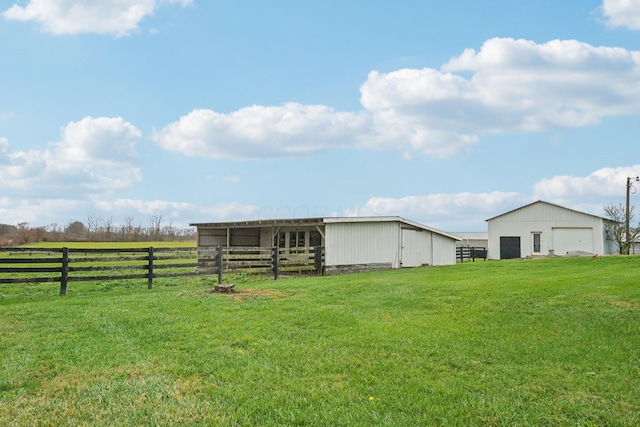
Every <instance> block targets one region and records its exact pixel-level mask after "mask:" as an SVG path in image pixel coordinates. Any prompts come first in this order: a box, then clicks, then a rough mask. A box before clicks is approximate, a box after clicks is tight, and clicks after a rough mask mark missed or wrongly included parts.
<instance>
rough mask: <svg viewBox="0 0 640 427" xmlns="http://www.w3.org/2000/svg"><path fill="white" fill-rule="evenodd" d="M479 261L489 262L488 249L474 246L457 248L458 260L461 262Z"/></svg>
mask: <svg viewBox="0 0 640 427" xmlns="http://www.w3.org/2000/svg"><path fill="white" fill-rule="evenodd" d="M476 258H477V259H483V260H485V261H486V260H487V248H481V247H472V246H460V247H457V248H456V259H458V260H460V262H464V260H465V259H466V260H471V261H473V262H475V261H476Z"/></svg>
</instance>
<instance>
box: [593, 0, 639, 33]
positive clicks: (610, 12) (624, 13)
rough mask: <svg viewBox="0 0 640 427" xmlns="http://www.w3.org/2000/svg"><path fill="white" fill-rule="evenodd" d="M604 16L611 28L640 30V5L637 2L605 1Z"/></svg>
mask: <svg viewBox="0 0 640 427" xmlns="http://www.w3.org/2000/svg"><path fill="white" fill-rule="evenodd" d="M602 14H603V15H604V16H605V18H607V26H609V27H610V28H617V27H627V28H629V29H632V30H640V3H639V2H638V1H637V0H604V1H603V3H602Z"/></svg>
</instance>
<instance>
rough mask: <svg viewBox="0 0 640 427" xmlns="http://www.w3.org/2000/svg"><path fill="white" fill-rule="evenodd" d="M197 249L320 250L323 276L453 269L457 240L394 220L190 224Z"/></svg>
mask: <svg viewBox="0 0 640 427" xmlns="http://www.w3.org/2000/svg"><path fill="white" fill-rule="evenodd" d="M190 225H191V226H195V227H197V230H198V247H199V248H211V247H215V246H223V247H238V246H243V247H263V248H267V247H277V248H285V249H294V248H296V249H297V248H302V247H318V246H322V247H324V251H325V252H324V253H325V271H326V272H327V273H332V272H340V271H350V270H367V269H382V268H399V267H417V266H422V265H452V264H455V263H456V258H455V242H456V241H457V240H459V239H458V237H456V236H454V235H452V234H449V233H445V232H443V231H440V230H436V229H434V228H431V227H428V226H426V225H423V224H419V223H417V222H413V221H409V220H407V219H404V218H400V217H397V216H393V217H390V216H383V217H345V218H336V217H329V218H298V219H271V220H253V221H234V222H217V223H193V224H190Z"/></svg>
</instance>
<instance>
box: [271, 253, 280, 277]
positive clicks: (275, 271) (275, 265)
mask: <svg viewBox="0 0 640 427" xmlns="http://www.w3.org/2000/svg"><path fill="white" fill-rule="evenodd" d="M271 252H272V258H273V260H272V263H273V280H278V273H279V272H278V247H277V246H274V247H273V248H272V249H271Z"/></svg>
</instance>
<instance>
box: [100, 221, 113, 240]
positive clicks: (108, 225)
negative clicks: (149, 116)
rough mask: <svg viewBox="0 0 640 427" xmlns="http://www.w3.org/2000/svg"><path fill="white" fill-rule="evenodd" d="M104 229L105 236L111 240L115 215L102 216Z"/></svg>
mask: <svg viewBox="0 0 640 427" xmlns="http://www.w3.org/2000/svg"><path fill="white" fill-rule="evenodd" d="M102 229H103V231H104V238H105V239H106V240H111V233H113V216H111V215H108V216H105V217H104V218H102Z"/></svg>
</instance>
